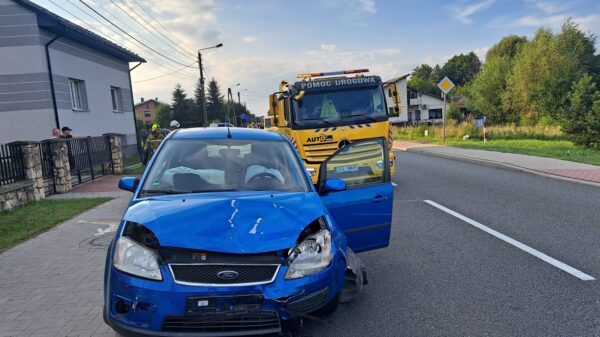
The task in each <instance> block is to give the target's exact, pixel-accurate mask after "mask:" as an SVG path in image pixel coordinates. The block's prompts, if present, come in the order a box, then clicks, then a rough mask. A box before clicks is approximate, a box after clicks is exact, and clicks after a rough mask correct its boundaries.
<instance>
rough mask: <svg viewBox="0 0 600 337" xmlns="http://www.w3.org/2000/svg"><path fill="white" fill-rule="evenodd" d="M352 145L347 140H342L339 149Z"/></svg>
mask: <svg viewBox="0 0 600 337" xmlns="http://www.w3.org/2000/svg"><path fill="white" fill-rule="evenodd" d="M347 145H350V141H349V140H347V139H342V140H341V141H340V142H339V143H338V149H341V148H343V147H344V146H347Z"/></svg>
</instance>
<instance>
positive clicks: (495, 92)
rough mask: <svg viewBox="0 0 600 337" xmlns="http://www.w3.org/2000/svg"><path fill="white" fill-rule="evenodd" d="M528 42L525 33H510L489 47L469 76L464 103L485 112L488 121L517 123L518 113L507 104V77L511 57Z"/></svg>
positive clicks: (512, 60) (510, 65) (511, 63)
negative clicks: (484, 57) (522, 34)
mask: <svg viewBox="0 0 600 337" xmlns="http://www.w3.org/2000/svg"><path fill="white" fill-rule="evenodd" d="M526 42H527V39H526V38H524V37H520V36H516V35H509V36H507V37H504V38H502V39H501V40H500V42H498V43H497V44H495V45H494V46H492V47H491V48H490V50H489V51H488V52H487V55H486V62H485V64H483V66H482V69H481V72H479V73H478V74H477V75H475V77H474V78H473V79H472V80H471V82H470V85H469V88H468V90H467V97H468V98H469V99H468V100H467V107H468V108H469V109H472V110H475V111H478V112H479V113H481V114H482V115H484V116H486V117H487V119H488V121H489V122H490V123H518V122H519V115H518V114H516V113H515V110H514V109H512V108H511V106H510V105H509V104H508V103H509V102H506V104H505V103H504V100H505V99H506V97H508V96H507V95H506V94H505V93H506V87H507V79H508V77H509V76H510V73H511V71H512V67H513V63H514V58H515V56H516V55H517V53H518V52H519V50H520V49H521V47H522V46H523V44H524V43H526Z"/></svg>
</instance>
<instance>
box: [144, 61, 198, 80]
mask: <svg viewBox="0 0 600 337" xmlns="http://www.w3.org/2000/svg"><path fill="white" fill-rule="evenodd" d="M194 64H196V62H194V63H192V64H190V65H188V66H186V67H183V68H181V69H179V70H175V71H173V72H171V73H168V74H164V75H160V76H155V77H151V78H146V79H143V80H139V81H135V82H133V83H140V82H148V81H153V80H155V79H158V78H162V77H165V76H170V75H174V74H176V73H178V72H180V71H182V70H184V69H186V68H189V67H191V66H193V65H194Z"/></svg>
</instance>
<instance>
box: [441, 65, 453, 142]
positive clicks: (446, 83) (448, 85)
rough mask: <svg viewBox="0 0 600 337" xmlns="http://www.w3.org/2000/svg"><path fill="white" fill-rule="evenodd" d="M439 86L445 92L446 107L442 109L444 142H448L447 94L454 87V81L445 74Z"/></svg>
mask: <svg viewBox="0 0 600 337" xmlns="http://www.w3.org/2000/svg"><path fill="white" fill-rule="evenodd" d="M437 86H438V88H440V90H441V91H442V93H443V94H444V108H443V109H442V142H444V143H445V142H446V96H447V94H448V93H449V92H450V90H452V88H454V83H452V81H450V79H449V78H448V76H445V77H444V78H443V79H442V80H441V81H440V83H438V85H437Z"/></svg>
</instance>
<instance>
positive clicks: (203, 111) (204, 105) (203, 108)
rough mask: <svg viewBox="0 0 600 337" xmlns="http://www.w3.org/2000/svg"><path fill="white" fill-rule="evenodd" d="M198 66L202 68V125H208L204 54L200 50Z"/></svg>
mask: <svg viewBox="0 0 600 337" xmlns="http://www.w3.org/2000/svg"><path fill="white" fill-rule="evenodd" d="M198 67H199V68H200V92H201V93H202V116H204V123H203V124H202V126H204V127H207V126H208V116H207V115H206V93H205V92H204V71H203V69H202V54H201V53H200V51H198Z"/></svg>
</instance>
